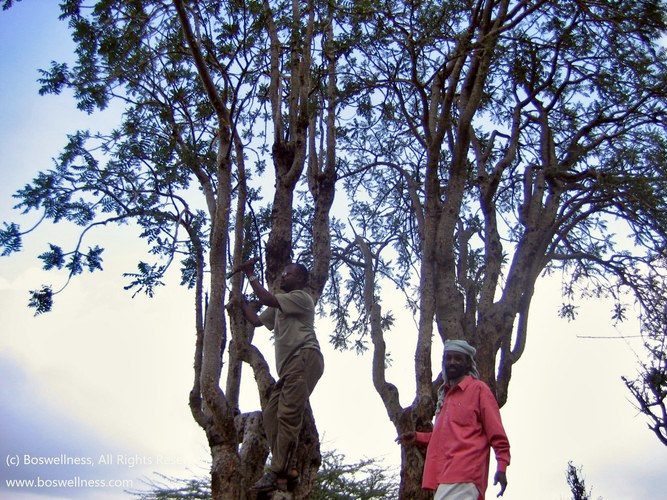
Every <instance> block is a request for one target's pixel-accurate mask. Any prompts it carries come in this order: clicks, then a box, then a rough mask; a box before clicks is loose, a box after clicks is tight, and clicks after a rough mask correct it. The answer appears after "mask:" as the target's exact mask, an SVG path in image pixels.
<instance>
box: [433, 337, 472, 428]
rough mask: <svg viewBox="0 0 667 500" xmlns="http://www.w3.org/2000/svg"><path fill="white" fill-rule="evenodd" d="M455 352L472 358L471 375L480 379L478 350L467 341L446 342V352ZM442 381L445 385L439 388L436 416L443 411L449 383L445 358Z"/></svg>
mask: <svg viewBox="0 0 667 500" xmlns="http://www.w3.org/2000/svg"><path fill="white" fill-rule="evenodd" d="M447 351H450V352H451V351H454V352H461V353H463V354H465V355H466V356H468V357H469V358H470V361H471V363H470V370H469V371H468V374H469V375H472V376H473V377H474V378H477V379H478V378H479V371H477V364H476V363H475V353H476V352H477V349H475V348H474V347H473V346H471V345H470V344H468V342H466V341H465V340H446V341H445V352H447ZM442 379H443V381H444V383H443V384H442V385H441V386H440V387H439V388H438V402H437V403H436V407H435V414H436V415H437V414H438V413H440V410H441V409H442V404H443V402H444V400H445V385H446V384H447V382H449V381H448V380H447V372H446V371H445V358H444V356H443V359H442Z"/></svg>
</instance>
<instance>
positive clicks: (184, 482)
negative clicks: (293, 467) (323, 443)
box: [130, 450, 397, 500]
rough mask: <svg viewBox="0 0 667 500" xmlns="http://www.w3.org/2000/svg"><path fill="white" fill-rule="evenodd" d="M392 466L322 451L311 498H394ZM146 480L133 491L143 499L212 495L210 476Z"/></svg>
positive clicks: (326, 499)
mask: <svg viewBox="0 0 667 500" xmlns="http://www.w3.org/2000/svg"><path fill="white" fill-rule="evenodd" d="M389 473H390V471H389V469H388V468H386V467H384V466H382V465H381V464H380V463H379V461H378V460H377V459H373V458H371V459H364V460H360V461H358V462H353V463H346V462H345V455H344V454H342V453H337V452H336V451H333V450H327V451H324V452H323V453H322V467H321V468H320V470H319V471H318V472H317V477H316V480H315V486H314V488H313V491H312V493H311V495H310V497H309V498H310V499H312V500H348V499H349V500H371V499H373V498H382V499H387V498H395V497H396V492H397V486H396V485H395V484H393V483H392V481H391V479H388V478H387V475H388V474H389ZM157 476H158V479H157V480H151V481H149V482H147V485H148V486H149V487H150V490H149V491H133V492H130V493H131V494H132V495H133V496H135V497H137V498H139V499H141V500H160V499H174V498H204V499H209V498H211V484H210V480H209V478H207V477H197V478H194V479H178V478H173V477H166V476H162V475H157Z"/></svg>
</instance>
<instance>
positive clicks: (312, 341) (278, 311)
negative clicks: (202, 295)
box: [238, 259, 324, 491]
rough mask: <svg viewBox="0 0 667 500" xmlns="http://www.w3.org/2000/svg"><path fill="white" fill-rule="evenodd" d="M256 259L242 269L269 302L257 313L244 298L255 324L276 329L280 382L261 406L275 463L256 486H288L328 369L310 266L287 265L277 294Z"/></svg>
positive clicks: (248, 315)
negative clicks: (306, 418)
mask: <svg viewBox="0 0 667 500" xmlns="http://www.w3.org/2000/svg"><path fill="white" fill-rule="evenodd" d="M256 262H257V260H256V259H251V260H248V261H246V262H244V263H243V264H241V265H240V266H239V267H238V270H240V271H243V272H244V273H245V274H246V276H247V278H248V281H249V282H250V285H251V287H252V289H253V292H254V293H255V295H256V296H257V298H258V299H259V301H260V302H261V303H262V305H264V306H267V308H266V309H265V310H264V311H263V312H262V313H261V314H260V315H258V314H257V312H256V311H255V309H254V308H253V307H252V306H251V305H250V304H248V303H247V302H245V301H242V303H241V304H242V307H243V313H244V315H245V317H246V319H247V320H248V321H249V322H250V323H251V324H252V325H254V326H256V327H257V326H262V325H264V326H266V327H267V328H268V329H269V330H273V332H274V342H275V355H276V369H277V370H278V382H277V383H276V386H275V387H274V389H273V392H272V393H271V396H270V397H269V401H268V403H267V405H266V408H264V411H263V412H262V418H263V420H264V430H265V431H266V435H267V437H268V439H269V444H270V446H271V457H272V458H271V465H270V466H269V467H268V471H267V472H266V473H265V474H264V475H263V476H262V477H261V478H260V479H259V481H257V482H256V483H255V484H254V485H253V487H252V489H253V490H254V491H273V490H276V489H282V490H285V489H287V483H288V481H295V480H297V479H298V471H297V469H296V467H295V465H294V464H293V463H292V459H293V456H294V452H295V450H296V445H297V440H298V437H299V431H300V429H301V423H302V418H303V413H304V411H305V409H306V404H307V403H308V398H309V397H310V394H311V393H312V392H313V389H314V388H315V385H316V384H317V381H318V380H319V379H320V377H321V376H322V373H323V372H324V360H323V358H322V353H321V352H320V346H319V343H318V342H317V337H316V336H315V327H314V323H315V304H314V303H313V299H312V297H311V296H310V295H309V294H308V293H307V292H306V291H304V290H303V288H304V287H305V286H306V283H308V270H307V269H306V268H305V267H304V266H303V265H302V264H294V263H292V264H288V265H287V266H285V269H284V271H283V272H282V274H281V281H280V288H281V289H282V291H283V292H284V293H276V294H275V295H274V294H272V293H271V292H269V291H268V290H267V289H266V288H264V287H263V286H262V284H261V283H260V282H259V279H258V277H257V275H256V274H255V272H254V268H255V263H256Z"/></svg>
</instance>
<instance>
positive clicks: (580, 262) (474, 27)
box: [0, 0, 667, 499]
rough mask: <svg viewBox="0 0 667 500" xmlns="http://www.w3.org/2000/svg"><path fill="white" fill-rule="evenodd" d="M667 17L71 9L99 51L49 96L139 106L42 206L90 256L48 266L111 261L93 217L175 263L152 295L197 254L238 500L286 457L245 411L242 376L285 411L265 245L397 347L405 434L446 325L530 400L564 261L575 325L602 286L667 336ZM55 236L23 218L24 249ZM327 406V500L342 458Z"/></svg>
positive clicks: (203, 327) (623, 7)
mask: <svg viewBox="0 0 667 500" xmlns="http://www.w3.org/2000/svg"><path fill="white" fill-rule="evenodd" d="M10 5H11V2H5V4H3V7H5V8H6V7H8V6H10ZM664 7H665V6H664V2H661V1H645V2H635V1H629V0H617V1H596V2H589V1H577V2H574V1H573V2H553V1H546V0H542V1H536V2H527V1H521V0H515V1H510V0H485V1H480V2H476V3H473V2H467V1H449V0H438V1H435V2H434V1H429V2H420V1H417V2H386V1H384V0H364V1H359V2H339V3H336V2H328V3H322V2H316V1H314V0H306V1H300V0H292V1H282V0H278V1H273V0H264V1H245V2H225V1H216V0H197V1H184V0H174V1H173V2H172V3H164V2H156V1H153V0H133V1H130V2H128V1H119V0H99V1H96V2H88V3H86V2H84V1H83V0H67V1H64V2H62V4H61V9H62V16H61V18H62V19H63V20H64V21H67V22H68V23H69V26H70V29H71V31H72V36H73V39H74V41H75V43H76V47H77V49H76V57H77V59H76V63H75V64H74V65H71V66H70V65H67V64H65V63H59V62H53V63H52V65H51V67H50V68H49V69H46V70H43V72H42V78H41V80H40V82H41V84H42V92H43V93H58V92H60V91H62V90H63V89H64V88H69V89H72V90H73V91H74V93H75V96H76V99H77V102H78V106H79V107H80V109H82V110H84V111H87V112H93V111H94V110H102V109H104V108H105V107H106V106H107V105H108V104H109V103H110V102H111V101H112V100H113V101H120V102H123V103H124V113H123V117H122V121H121V123H119V124H118V126H117V127H116V128H115V129H114V130H112V131H106V132H105V131H100V132H90V131H75V132H73V133H72V135H71V136H70V138H69V142H68V144H67V145H66V146H65V147H64V148H63V151H62V153H61V154H60V156H59V157H58V158H57V160H56V162H55V165H54V167H53V168H52V169H50V170H48V171H45V172H42V173H40V174H39V175H38V176H37V177H36V178H35V179H34V180H33V181H32V182H31V183H29V184H27V185H26V186H25V187H24V188H23V189H21V190H20V191H19V192H18V193H17V194H16V197H17V199H18V200H19V203H18V205H17V206H18V208H19V209H21V210H23V211H24V212H29V211H38V212H40V213H41V214H42V216H43V218H44V220H52V221H53V222H64V221H68V222H71V223H73V224H76V225H78V226H80V227H81V238H80V240H79V241H78V243H77V245H76V246H75V247H74V248H72V249H63V248H61V246H59V245H58V244H57V243H56V242H53V243H52V244H51V245H50V246H49V249H47V250H46V251H45V252H44V253H43V254H42V255H41V256H40V259H41V260H42V261H43V263H44V268H45V269H47V270H48V269H62V268H65V269H67V270H68V272H69V274H70V276H71V277H74V276H76V275H78V274H81V273H82V272H83V271H84V270H86V269H88V270H90V271H94V270H98V269H100V267H101V255H102V249H101V248H100V247H99V246H97V245H96V244H95V243H94V242H93V241H90V240H91V238H90V234H92V233H90V230H91V229H92V228H94V227H98V226H104V225H107V224H110V223H116V224H125V223H128V222H132V223H135V224H137V225H138V226H139V227H140V229H141V236H142V237H143V238H145V240H146V242H147V244H148V254H149V255H150V256H151V257H150V259H147V260H149V261H144V259H143V258H142V259H141V261H140V262H139V263H138V267H137V269H136V271H135V272H131V273H130V272H128V273H127V274H126V277H127V279H128V283H127V286H126V287H127V288H128V289H131V290H132V291H134V293H138V292H143V293H147V294H149V295H152V294H153V293H155V292H156V289H157V287H159V286H161V285H162V284H163V276H164V273H165V272H166V270H167V269H168V268H169V267H170V266H172V265H173V264H174V263H177V265H180V269H181V276H182V284H183V285H185V286H188V287H191V288H192V289H193V292H194V294H195V314H194V325H195V330H196V332H197V341H196V345H195V363H194V364H195V377H194V383H193V390H192V393H191V397H190V404H191V408H192V411H193V416H194V418H195V420H196V421H197V422H198V423H199V424H200V425H201V427H202V428H203V429H204V430H205V432H206V433H207V437H208V439H209V443H210V444H211V449H212V457H213V482H212V487H213V491H214V495H228V496H227V497H226V498H237V497H240V495H242V494H243V493H241V492H242V491H244V490H245V489H246V486H247V484H249V481H250V479H251V478H252V477H253V476H256V475H257V473H258V472H259V470H260V468H261V464H262V463H263V460H264V459H265V458H266V453H267V450H266V445H265V443H262V440H261V431H260V430H259V426H258V420H257V415H256V414H255V413H253V412H249V413H242V412H241V409H240V408H239V407H238V406H239V402H238V391H239V390H240V389H239V388H240V379H241V376H242V375H241V367H242V366H243V365H244V364H246V365H248V366H249V367H250V368H251V369H252V370H253V375H254V377H255V380H256V381H257V387H258V393H259V394H260V397H261V399H262V401H265V398H266V394H267V392H268V391H269V390H270V388H271V386H272V384H273V382H274V380H273V378H272V377H271V375H270V373H269V370H268V365H267V363H266V361H265V359H264V355H263V354H262V353H260V352H259V351H258V350H257V349H256V348H255V347H254V346H253V345H252V338H253V332H252V330H251V329H250V327H249V325H247V324H246V323H245V322H244V320H243V318H242V317H241V316H240V315H239V314H238V312H237V311H236V309H235V308H234V304H235V303H236V301H237V300H238V297H239V294H240V293H241V290H242V277H241V276H240V275H239V274H236V275H233V276H232V277H231V280H228V279H227V273H228V272H229V271H230V270H231V269H232V268H233V265H234V264H238V263H239V262H241V261H242V260H243V259H245V258H247V257H248V256H250V255H257V254H259V255H260V256H262V257H263V258H264V263H265V266H266V267H265V271H266V272H265V274H266V279H267V281H268V283H269V285H270V286H275V285H276V283H277V278H278V276H279V271H280V269H281V268H282V266H283V265H284V264H285V263H286V262H289V261H290V260H292V259H295V260H296V259H300V260H302V261H305V262H306V263H308V264H309V265H310V266H311V268H312V271H313V272H312V274H311V277H312V278H311V281H310V282H309V291H310V293H311V294H312V295H313V297H314V298H315V299H316V300H318V299H319V300H320V305H321V306H322V308H323V310H329V311H331V313H332V315H333V317H334V320H335V322H336V331H335V333H334V335H333V336H332V341H333V342H334V345H336V346H337V347H339V348H347V347H350V346H354V347H356V348H358V349H359V350H365V349H366V348H368V347H369V342H370V344H371V345H372V356H373V374H372V377H373V383H374V386H375V388H376V389H377V391H378V394H379V395H380V397H381V398H382V401H383V403H384V406H385V408H386V411H387V415H388V417H389V419H390V420H391V421H392V423H393V424H394V426H395V428H396V430H397V431H398V432H403V431H406V430H414V429H422V428H426V427H428V425H429V424H430V421H431V419H432V417H433V412H434V409H435V389H436V387H437V384H438V383H439V378H438V373H439V371H440V370H439V368H436V369H435V370H434V369H433V368H432V366H431V364H432V361H431V360H432V354H433V347H434V345H433V342H434V340H433V339H434V338H435V339H437V341H439V342H442V341H444V340H445V339H447V338H464V339H467V340H469V341H470V342H471V343H472V344H473V345H475V346H476V347H477V349H478V359H477V363H478V366H479V368H480V373H481V375H482V378H483V379H484V380H485V381H486V382H488V383H489V385H490V386H491V387H492V389H493V390H494V392H495V394H496V397H497V399H498V401H499V403H500V404H501V405H502V404H504V403H505V401H506V400H507V397H508V387H509V382H510V378H511V374H512V367H513V365H514V364H515V363H516V362H517V361H518V360H519V359H520V357H521V355H522V353H523V350H524V347H525V343H526V338H527V334H528V331H527V325H528V317H529V311H530V305H531V299H532V296H533V292H534V290H535V287H536V286H537V283H538V278H539V277H540V276H541V275H543V274H544V273H560V274H561V276H562V280H563V303H562V305H561V314H562V315H563V316H565V317H568V318H575V317H576V314H577V305H576V303H577V301H578V299H579V297H580V296H582V295H584V296H593V297H597V296H607V297H611V298H612V299H614V300H615V308H614V310H613V311H611V315H610V316H611V320H616V321H620V320H623V319H625V318H626V317H627V315H628V314H630V313H629V310H630V308H629V304H628V303H627V301H628V299H627V297H628V296H630V297H631V299H633V300H635V301H636V302H637V304H638V306H639V310H640V314H641V316H642V318H643V319H644V321H645V325H650V323H651V322H652V321H654V320H656V321H658V323H659V324H661V323H660V321H662V319H664V318H663V317H662V316H660V315H656V314H654V311H655V310H656V309H655V306H656V303H655V301H654V298H655V297H656V296H657V295H659V293H660V291H661V290H662V286H663V283H664V272H663V264H664V257H665V236H666V235H667V219H666V216H665V213H666V211H665V208H666V207H665V202H666V198H665V192H666V189H665V188H666V187H667V180H666V179H667V176H666V175H665V174H666V173H667V172H666V168H667V165H666V164H665V155H664V151H665V146H666V135H665V126H666V124H667V121H666V118H667V110H666V108H665V104H666V97H667V94H666V91H665V89H666V88H667V85H666V84H667V71H666V70H667V66H666V63H667V58H666V54H665V50H664V48H663V45H661V43H662V37H663V36H664V33H665V28H666V19H665V14H664V12H665V9H664ZM267 178H268V183H267V182H266V181H267ZM271 182H273V186H272V187H271V186H270V185H269V184H270V183H271ZM341 188H342V189H341ZM267 193H269V194H270V196H271V198H270V200H269V199H268V198H267V197H266V194H267ZM335 197H336V199H337V200H340V208H337V210H338V211H336V212H333V213H332V207H333V206H334V198H335ZM337 207H338V206H337ZM31 230H32V229H29V230H24V229H22V228H21V226H20V225H19V224H18V223H5V226H4V228H3V229H2V230H0V245H2V247H3V250H2V252H3V255H9V254H10V253H12V252H15V251H18V250H20V249H21V239H22V237H23V236H24V235H25V234H27V233H28V232H30V231H31ZM384 290H398V291H399V292H400V293H402V294H403V295H404V297H405V301H406V304H407V306H408V307H409V310H410V311H412V312H413V314H414V315H415V317H416V323H417V328H416V332H415V335H414V352H413V354H414V358H415V365H414V367H415V372H414V376H415V383H416V385H415V388H416V389H415V394H414V399H413V401H412V403H411V404H410V405H409V406H407V407H404V406H402V405H401V404H400V401H399V394H398V390H397V388H396V386H395V385H394V384H393V383H392V382H391V381H390V380H387V377H386V370H385V368H386V363H387V360H388V358H387V349H386V344H385V339H384V335H385V333H386V332H387V330H388V329H390V328H391V326H392V324H393V321H394V319H395V317H396V315H397V314H399V313H397V312H396V311H394V310H391V309H390V307H391V305H390V304H388V303H387V301H384V300H383V298H384V297H383V291H384ZM58 291H59V290H56V291H55V292H54V291H53V290H52V288H51V287H44V288H42V289H39V290H35V291H34V292H33V293H32V299H31V305H32V306H34V307H35V308H36V312H37V313H42V312H46V311H48V310H49V309H50V308H51V307H52V304H53V296H54V294H55V293H57V292H58ZM628 294H629V295H628ZM225 306H227V307H225ZM327 308H329V309H327ZM660 311H663V309H660ZM654 330H655V329H654ZM663 331H664V330H663ZM434 334H435V335H434ZM663 338H664V337H663ZM663 345H664V344H663ZM221 353H223V356H221ZM223 362H224V363H227V365H228V368H229V369H228V372H227V373H228V376H227V380H226V382H222V381H221V378H220V377H221V372H222V364H223ZM663 364H664V360H663ZM661 394H662V395H663V399H664V391H663V392H662V393H661ZM663 409H664V406H663ZM307 420H308V422H309V424H308V425H306V430H305V431H304V432H305V433H306V434H305V435H304V436H303V439H302V444H303V446H302V447H301V448H302V452H301V453H300V462H301V466H302V468H303V470H309V471H310V472H309V475H308V474H307V475H306V476H307V477H309V478H310V479H308V480H306V481H305V482H304V485H303V489H302V493H303V494H307V492H308V491H309V488H310V487H312V484H313V481H314V473H315V471H316V470H317V467H318V466H319V448H318V446H316V444H315V443H316V442H317V439H316V438H317V431H316V429H315V426H314V422H313V421H312V418H310V417H309V418H308V419H307ZM239 444H240V447H239ZM402 453H403V465H402V485H401V493H400V494H401V496H403V497H404V498H415V499H417V498H422V496H423V495H424V494H423V493H422V492H421V489H420V486H419V477H420V475H421V474H420V471H421V465H422V463H423V455H422V453H421V452H420V451H419V450H416V449H404V450H403V452H402ZM248 464H250V465H248ZM239 468H242V469H243V473H242V474H240V475H237V474H234V471H236V470H239ZM239 477H240V478H241V479H239ZM225 488H226V489H227V490H226V493H222V492H223V491H225ZM230 488H231V489H230ZM216 492H217V493H216ZM223 497H224V496H220V498H223Z"/></svg>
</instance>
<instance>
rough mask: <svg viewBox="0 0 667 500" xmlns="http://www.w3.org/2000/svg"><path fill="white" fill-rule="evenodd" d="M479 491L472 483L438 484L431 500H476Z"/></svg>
mask: <svg viewBox="0 0 667 500" xmlns="http://www.w3.org/2000/svg"><path fill="white" fill-rule="evenodd" d="M478 498H479V491H477V486H475V484H474V483H454V484H440V485H438V489H437V490H435V495H434V497H433V500H477V499H478Z"/></svg>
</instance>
